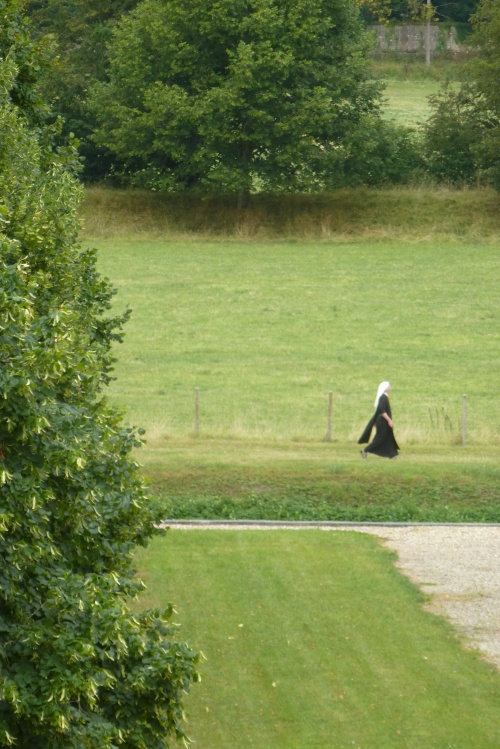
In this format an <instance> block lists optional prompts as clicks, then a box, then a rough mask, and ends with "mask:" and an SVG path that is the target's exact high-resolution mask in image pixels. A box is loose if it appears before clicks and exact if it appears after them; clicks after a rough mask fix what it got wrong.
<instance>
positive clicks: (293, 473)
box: [144, 440, 500, 523]
mask: <svg viewBox="0 0 500 749" xmlns="http://www.w3.org/2000/svg"><path fill="white" fill-rule="evenodd" d="M497 452H498V451H497V450H495V449H493V450H485V449H484V448H481V449H476V450H474V449H470V450H468V451H467V452H466V451H464V450H463V449H462V448H456V449H446V448H440V449H439V448H434V449H432V450H429V449H428V448H427V447H408V448H407V449H406V450H405V451H403V453H402V455H401V457H400V459H399V460H398V461H387V460H382V459H380V458H376V457H370V458H369V459H368V460H367V461H362V460H361V458H360V457H359V454H358V450H357V448H356V447H355V446H351V447H341V446H335V445H333V446H331V445H327V444H324V443H323V444H319V445H311V444H306V445H301V444H298V443H295V444H281V445H279V444H276V443H272V444H271V443H268V444H263V443H259V444H251V443H250V444H249V443H248V442H245V441H241V442H234V441H232V442H224V441H220V440H216V441H213V442H211V443H210V442H208V443H207V442H204V441H200V440H187V441H186V442H182V443H181V442H172V443H170V444H169V447H168V448H167V449H166V450H165V451H162V452H161V453H160V454H158V452H157V451H156V450H155V451H154V453H153V454H151V453H150V454H149V455H146V456H145V457H146V460H145V465H144V471H145V474H146V475H147V476H148V478H149V480H150V482H151V484H152V487H153V489H154V490H155V493H156V494H157V495H159V496H160V497H161V498H162V501H163V503H164V506H165V511H164V512H165V517H168V518H172V519H174V518H175V519H181V518H182V519H186V518H205V519H210V518H212V519H234V520H245V519H263V520H330V521H337V520H343V521H372V522H443V523H456V522H471V523H472V522H474V523H476V522H484V523H500V504H499V502H498V486H499V484H500V469H499V468H498V455H497Z"/></svg>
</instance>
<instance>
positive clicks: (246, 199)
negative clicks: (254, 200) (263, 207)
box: [238, 187, 250, 210]
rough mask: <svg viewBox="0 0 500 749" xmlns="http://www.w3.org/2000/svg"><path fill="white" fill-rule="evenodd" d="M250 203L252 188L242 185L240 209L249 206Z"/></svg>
mask: <svg viewBox="0 0 500 749" xmlns="http://www.w3.org/2000/svg"><path fill="white" fill-rule="evenodd" d="M249 203H250V190H249V189H248V187H242V188H241V190H240V191H239V193H238V210H241V209H244V208H248V205H249Z"/></svg>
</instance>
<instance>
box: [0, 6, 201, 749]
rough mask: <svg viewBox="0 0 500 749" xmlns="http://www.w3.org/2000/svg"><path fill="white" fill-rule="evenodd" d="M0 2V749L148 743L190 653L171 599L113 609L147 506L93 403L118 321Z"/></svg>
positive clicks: (116, 427)
mask: <svg viewBox="0 0 500 749" xmlns="http://www.w3.org/2000/svg"><path fill="white" fill-rule="evenodd" d="M0 12H1V17H2V20H3V22H4V23H5V26H4V31H5V28H6V27H7V28H8V30H9V32H8V33H4V34H3V35H2V36H1V37H0V44H1V47H0V361H1V366H0V746H2V747H8V746H14V747H18V748H19V749H34V748H35V747H50V748H51V749H106V748H109V749H111V747H113V749H115V748H116V749H117V748H118V747H123V748H124V749H146V748H147V749H160V747H161V748H163V749H164V748H165V747H167V746H168V745H169V737H172V736H182V735H183V722H182V695H183V693H184V692H185V691H186V690H187V689H188V688H189V686H190V684H191V683H192V682H193V681H195V680H196V679H197V673H196V666H195V664H196V659H197V656H196V654H195V653H194V652H193V651H192V650H191V649H190V648H189V647H188V646H187V645H186V644H183V643H182V641H179V640H178V637H177V635H176V630H175V627H174V625H173V624H172V622H171V621H170V619H171V614H172V612H171V610H167V611H163V612H160V611H158V612H144V613H142V614H137V615H132V614H131V612H130V610H129V603H130V600H131V596H136V595H137V593H138V591H139V589H140V585H139V584H138V582H137V581H136V580H135V579H134V567H133V560H132V552H133V550H134V548H135V547H136V545H137V544H146V543H147V542H148V540H149V539H150V538H151V537H152V536H153V535H154V533H155V532H156V531H155V527H156V521H157V520H158V517H159V510H158V509H157V508H155V505H154V503H153V502H152V500H151V498H150V497H149V496H148V494H147V492H146V490H145V487H144V486H143V483H142V481H141V479H140V477H139V474H138V465H137V463H136V462H135V460H134V459H133V458H132V455H131V451H132V449H133V447H134V446H137V445H138V444H139V437H138V435H137V434H136V432H135V431H134V430H132V429H128V428H125V427H124V426H123V424H122V421H121V417H120V415H119V414H118V413H117V412H116V411H115V410H114V409H113V408H111V407H110V406H109V405H108V404H107V402H106V398H105V389H106V385H107V383H108V380H109V377H110V376H111V370H112V365H113V356H112V351H111V346H112V344H113V343H114V342H116V341H119V340H120V339H121V335H122V333H121V328H122V325H123V323H124V322H125V319H126V315H122V316H118V317H116V316H113V315H111V314H110V306H111V300H112V296H113V289H112V287H111V286H110V285H109V283H108V282H107V281H106V280H104V279H103V278H101V277H100V275H99V273H98V271H97V268H96V256H95V253H94V252H93V251H84V250H82V249H81V247H80V246H79V244H78V232H79V225H78V221H77V207H78V201H79V198H80V187H79V183H78V181H77V180H76V178H75V174H74V171H75V164H76V160H75V153H74V149H73V148H72V147H71V145H69V146H68V147H66V148H63V149H62V148H60V149H57V148H55V147H54V145H53V138H54V132H53V131H54V128H48V127H46V126H44V125H43V116H42V112H43V106H42V104H41V100H40V97H39V93H38V91H37V82H36V76H34V75H33V73H34V71H36V70H37V69H38V70H40V69H41V67H42V66H43V60H44V59H45V58H44V55H43V54H42V55H41V57H40V55H39V49H38V47H37V45H36V44H35V43H33V41H32V39H31V38H30V36H29V30H28V28H27V26H26V24H25V22H24V20H23V18H22V15H21V13H20V6H19V3H17V2H16V0H0ZM30 75H31V78H30Z"/></svg>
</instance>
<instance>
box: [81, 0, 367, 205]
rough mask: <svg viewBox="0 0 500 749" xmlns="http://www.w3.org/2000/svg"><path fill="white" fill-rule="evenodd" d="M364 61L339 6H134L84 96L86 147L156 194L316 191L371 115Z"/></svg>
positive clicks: (351, 23)
mask: <svg viewBox="0 0 500 749" xmlns="http://www.w3.org/2000/svg"><path fill="white" fill-rule="evenodd" d="M365 51H366V42H365V37H364V33H363V29H362V25H361V22H360V19H359V13H358V10H357V8H356V6H355V5H354V4H353V3H352V2H349V0H207V1H206V2H203V3H200V2H199V0H144V2H142V3H140V5H138V6H137V8H136V9H135V10H134V11H132V12H131V13H130V14H128V15H127V16H125V17H124V18H123V19H122V20H121V22H120V23H119V25H118V28H117V29H116V31H115V32H114V35H113V42H112V44H111V47H110V52H109V55H110V73H109V81H108V82H106V83H101V84H99V85H97V86H96V87H95V89H94V106H95V111H96V114H97V117H98V121H99V123H100V127H99V129H98V131H97V135H96V139H97V141H98V142H99V143H100V144H101V145H104V146H105V147H106V148H108V149H110V150H111V151H113V152H114V153H116V154H117V155H118V156H119V158H120V159H122V160H123V161H124V162H126V164H127V167H128V170H129V172H130V173H131V174H132V175H133V179H134V181H135V183H136V184H142V185H146V186H150V187H155V188H158V189H171V188H174V187H175V188H190V187H197V188H202V189H209V190H214V189H218V190H224V191H240V192H241V194H242V195H243V196H244V195H246V194H247V193H248V192H249V191H250V190H251V188H252V185H253V184H255V183H256V182H257V183H258V184H259V187H261V188H264V189H269V190H280V189H308V188H310V187H311V186H314V187H316V186H319V185H321V184H322V179H323V177H324V174H325V171H326V170H327V168H328V165H329V164H330V163H331V155H332V152H333V151H334V149H335V148H336V147H337V146H338V144H339V143H341V142H342V141H343V139H345V138H346V137H347V135H348V133H349V132H350V131H351V129H352V128H353V127H354V126H355V125H356V124H357V123H358V122H359V120H360V119H361V117H362V116H363V115H364V114H365V113H366V112H370V111H372V110H373V109H374V108H375V107H376V104H375V99H376V93H377V92H376V89H375V87H374V85H373V84H371V83H369V82H368V80H367V72H366V70H367V66H366V60H365Z"/></svg>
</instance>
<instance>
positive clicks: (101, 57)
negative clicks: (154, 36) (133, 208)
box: [26, 0, 138, 182]
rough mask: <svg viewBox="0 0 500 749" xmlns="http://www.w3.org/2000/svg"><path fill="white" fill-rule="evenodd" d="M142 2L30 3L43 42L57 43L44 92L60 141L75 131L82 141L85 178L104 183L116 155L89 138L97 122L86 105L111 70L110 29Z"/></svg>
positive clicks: (45, 0)
mask: <svg viewBox="0 0 500 749" xmlns="http://www.w3.org/2000/svg"><path fill="white" fill-rule="evenodd" d="M137 2H138V0H29V1H28V2H27V5H26V8H27V14H28V15H29V18H30V21H31V23H32V26H33V28H34V29H35V30H36V33H37V36H38V38H39V39H47V38H48V37H50V38H51V39H52V41H53V43H54V49H55V56H54V61H53V64H52V65H50V67H48V68H47V69H46V70H45V75H44V78H43V81H42V84H43V93H44V96H45V98H46V99H47V100H49V101H50V102H51V107H52V110H53V112H54V113H55V115H57V116H58V117H60V118H61V120H62V130H61V138H60V139H61V141H64V139H67V138H68V136H69V134H70V133H72V134H73V135H74V136H75V137H76V138H78V141H79V153H80V156H81V158H82V178H83V180H84V181H85V182H96V181H99V180H100V179H102V178H103V177H104V176H105V174H106V173H107V172H108V171H109V169H110V166H111V164H112V163H113V156H112V154H110V152H109V151H107V150H106V149H102V148H99V147H98V146H97V144H96V143H95V142H93V141H92V140H91V138H90V136H91V134H92V132H93V129H94V126H95V121H94V117H93V114H92V112H91V111H90V110H89V107H88V93H89V88H90V86H91V85H92V83H93V82H94V81H95V80H102V79H104V78H105V76H106V70H107V50H106V46H107V44H108V42H109V40H110V38H111V29H112V28H113V26H114V25H115V24H116V23H117V21H118V19H119V18H121V16H122V15H123V14H124V13H126V12H128V11H129V10H131V9H132V8H134V7H135V6H136V5H137Z"/></svg>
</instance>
